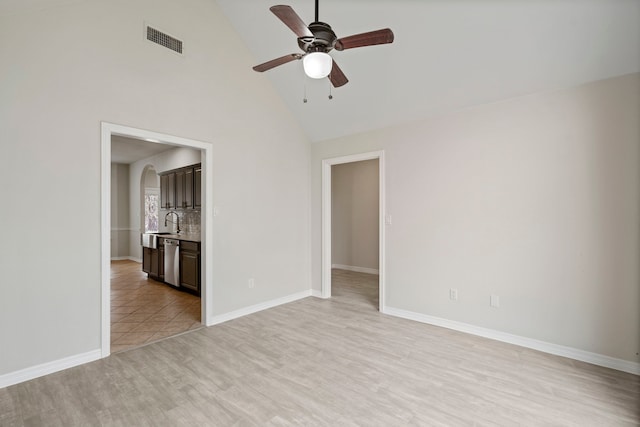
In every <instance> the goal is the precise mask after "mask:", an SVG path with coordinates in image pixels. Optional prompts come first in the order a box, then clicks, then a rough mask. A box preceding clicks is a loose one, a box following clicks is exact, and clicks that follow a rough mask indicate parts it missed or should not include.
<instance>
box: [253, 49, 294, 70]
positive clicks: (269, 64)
mask: <svg viewBox="0 0 640 427" xmlns="http://www.w3.org/2000/svg"><path fill="white" fill-rule="evenodd" d="M300 58H302V55H301V54H299V53H292V54H290V55H285V56H281V57H280V58H276V59H272V60H271V61H267V62H265V63H264V64H260V65H256V66H255V67H253V69H254V70H255V71H258V72H259V73H262V72H263V71H267V70H270V69H272V68H275V67H277V66H278V65H282V64H286V63H287V62H291V61H294V60H296V59H300Z"/></svg>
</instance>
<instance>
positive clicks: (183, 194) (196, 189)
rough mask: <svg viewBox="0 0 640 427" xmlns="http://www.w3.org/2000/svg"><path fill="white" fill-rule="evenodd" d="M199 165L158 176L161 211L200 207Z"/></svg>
mask: <svg viewBox="0 0 640 427" xmlns="http://www.w3.org/2000/svg"><path fill="white" fill-rule="evenodd" d="M201 179H202V168H201V165H200V164H196V165H192V166H187V167H184V168H180V169H174V170H171V171H167V172H164V173H161V174H160V204H161V207H162V208H163V209H194V208H199V207H200V206H201V202H200V201H201V195H200V189H201V188H202V183H201Z"/></svg>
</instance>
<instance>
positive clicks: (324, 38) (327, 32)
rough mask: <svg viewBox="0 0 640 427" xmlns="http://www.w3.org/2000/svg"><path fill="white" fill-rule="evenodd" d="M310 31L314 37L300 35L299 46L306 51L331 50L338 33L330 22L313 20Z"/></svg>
mask: <svg viewBox="0 0 640 427" xmlns="http://www.w3.org/2000/svg"><path fill="white" fill-rule="evenodd" d="M309 31H311V32H312V33H313V37H298V46H300V49H302V50H303V51H304V52H329V51H330V50H332V49H333V47H334V45H335V44H336V40H337V37H336V33H334V32H333V30H332V29H331V26H330V25H329V24H325V23H324V22H312V23H311V24H309Z"/></svg>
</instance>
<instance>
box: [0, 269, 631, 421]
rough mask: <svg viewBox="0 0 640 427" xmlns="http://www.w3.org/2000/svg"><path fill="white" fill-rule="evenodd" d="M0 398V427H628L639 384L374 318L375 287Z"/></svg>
mask: <svg viewBox="0 0 640 427" xmlns="http://www.w3.org/2000/svg"><path fill="white" fill-rule="evenodd" d="M332 288H333V293H334V297H333V298H331V299H328V300H322V299H318V298H311V297H310V298H305V299H303V300H299V301H296V302H292V303H290V304H286V305H282V306H279V307H276V308H273V309H269V310H265V311H262V312H259V313H255V314H252V315H249V316H245V317H243V318H240V319H236V320H232V321H229V322H226V323H223V324H220V325H216V326H212V327H209V328H202V329H199V330H196V331H193V332H188V333H185V334H182V335H179V336H176V337H171V338H168V339H165V340H162V341H159V342H155V343H152V344H148V345H146V346H143V347H139V348H136V349H133V350H128V351H123V352H120V353H118V354H115V355H112V356H111V357H109V358H107V359H103V360H100V361H96V362H93V363H88V364H85V365H82V366H79V367H76V368H72V369H68V370H66V371H63V372H58V373H55V374H52V375H48V376H45V377H42V378H39V379H35V380H32V381H28V382H25V383H22V384H18V385H15V386H11V387H8V388H5V389H0V425H2V426H5V425H7V426H45V425H46V426H85V425H86V426H94V425H109V426H471V425H479V426H517V425H524V426H633V425H639V424H640V407H639V402H640V377H638V376H635V375H630V374H626V373H622V372H619V371H614V370H610V369H606V368H602V367H597V366H593V365H589V364H586V363H582V362H577V361H574V360H570V359H566V358H562V357H557V356H552V355H548V354H544V353H540V352H537V351H534V350H529V349H525V348H521V347H517V346H514V345H510V344H505V343H501V342H496V341H492V340H489V339H485V338H480V337H476V336H472V335H467V334H464V333H459V332H455V331H451V330H448V329H444V328H439V327H434V326H429V325H424V324H420V323H416V322H412V321H409V320H405V319H399V318H394V317H390V316H385V315H382V314H380V313H378V312H377V310H376V307H377V300H376V298H377V277H376V276H371V275H367V274H362V273H350V272H344V271H335V272H334V282H333V285H332Z"/></svg>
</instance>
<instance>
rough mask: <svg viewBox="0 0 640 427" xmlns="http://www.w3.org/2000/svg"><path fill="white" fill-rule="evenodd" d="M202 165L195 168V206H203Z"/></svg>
mask: <svg viewBox="0 0 640 427" xmlns="http://www.w3.org/2000/svg"><path fill="white" fill-rule="evenodd" d="M201 192H202V166H200V165H196V166H195V167H194V168H193V207H194V208H199V207H200V206H202V194H201Z"/></svg>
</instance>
